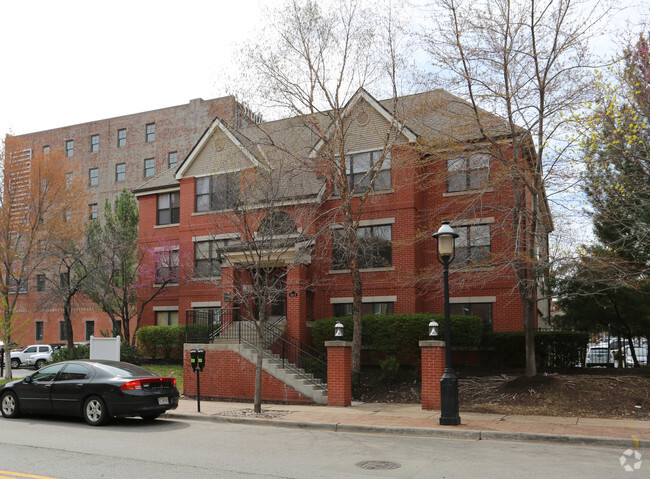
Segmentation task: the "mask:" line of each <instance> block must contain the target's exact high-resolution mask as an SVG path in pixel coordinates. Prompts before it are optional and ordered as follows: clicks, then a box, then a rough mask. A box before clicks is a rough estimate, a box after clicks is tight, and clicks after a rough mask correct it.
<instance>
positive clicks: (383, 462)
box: [0, 417, 650, 479]
mask: <svg viewBox="0 0 650 479" xmlns="http://www.w3.org/2000/svg"><path fill="white" fill-rule="evenodd" d="M0 431H2V434H0V465H1V466H0V476H1V477H12V475H10V474H7V471H9V472H13V473H14V474H15V473H20V474H23V475H24V474H30V475H32V476H28V477H33V476H42V477H48V478H52V477H53V478H61V479H63V478H69V479H76V478H84V479H86V478H89V477H92V478H113V477H115V478H125V477H138V478H148V477H151V478H154V477H155V478H179V477H191V478H192V479H201V478H208V477H209V478H239V477H242V478H253V477H254V478H305V477H308V478H329V477H336V478H348V477H350V478H352V477H391V478H427V479H430V478H449V479H451V478H467V477H475V478H499V479H503V478H504V477H507V478H517V477H522V478H529V477H543V478H548V477H571V478H572V479H573V478H589V479H594V478H597V477H608V478H616V477H627V478H631V477H648V472H649V471H650V467H649V466H650V452H648V453H647V455H648V464H645V463H643V464H642V467H641V469H640V470H638V471H636V472H633V473H627V472H625V470H624V469H623V467H622V466H621V464H620V462H619V457H620V456H621V455H622V452H623V451H620V450H614V449H604V448H592V447H576V446H567V445H562V444H527V443H510V442H498V441H466V440H457V439H434V438H418V437H400V436H390V435H375V434H372V435H371V434H367V435H365V434H345V433H334V432H327V431H314V430H294V429H282V428H274V427H264V426H245V425H235V424H221V423H209V422H200V421H178V420H158V421H156V422H154V423H150V424H147V423H145V422H143V421H141V420H139V419H124V420H119V421H115V422H113V423H112V424H110V425H108V426H106V427H99V428H95V427H91V426H88V425H86V424H85V423H84V422H82V421H81V420H76V419H60V418H46V417H28V418H21V419H13V420H9V419H4V418H0ZM640 452H641V453H644V451H640ZM368 461H371V462H370V464H369V465H368V464H365V466H366V467H368V466H370V467H375V468H374V469H364V468H363V467H361V466H362V465H364V464H362V463H364V462H368ZM373 461H374V462H373ZM377 467H380V468H381V469H377ZM386 467H394V468H393V469H386ZM14 477H25V476H14Z"/></svg>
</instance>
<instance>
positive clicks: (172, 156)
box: [167, 151, 178, 168]
mask: <svg viewBox="0 0 650 479" xmlns="http://www.w3.org/2000/svg"><path fill="white" fill-rule="evenodd" d="M177 164H178V152H177V151H170V152H169V153H168V154H167V168H171V167H173V166H176V165H177Z"/></svg>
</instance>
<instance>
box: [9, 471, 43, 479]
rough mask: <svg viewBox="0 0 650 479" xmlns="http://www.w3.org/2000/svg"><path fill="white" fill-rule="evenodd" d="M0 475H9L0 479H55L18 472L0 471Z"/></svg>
mask: <svg viewBox="0 0 650 479" xmlns="http://www.w3.org/2000/svg"><path fill="white" fill-rule="evenodd" d="M0 474H10V476H0V479H16V477H30V478H32V479H56V478H54V477H49V476H35V475H34V474H23V473H20V472H11V471H0Z"/></svg>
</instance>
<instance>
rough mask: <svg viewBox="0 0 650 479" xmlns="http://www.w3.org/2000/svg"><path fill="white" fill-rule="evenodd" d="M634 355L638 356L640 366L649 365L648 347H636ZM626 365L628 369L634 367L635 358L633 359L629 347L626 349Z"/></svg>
mask: <svg viewBox="0 0 650 479" xmlns="http://www.w3.org/2000/svg"><path fill="white" fill-rule="evenodd" d="M634 353H635V354H636V359H637V360H638V361H639V365H641V366H646V365H647V364H648V347H647V346H635V347H634ZM625 365H626V366H628V367H634V358H632V351H630V347H629V346H627V347H626V348H625Z"/></svg>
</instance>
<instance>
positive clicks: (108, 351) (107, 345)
mask: <svg viewBox="0 0 650 479" xmlns="http://www.w3.org/2000/svg"><path fill="white" fill-rule="evenodd" d="M121 342H122V338H121V337H120V336H117V337H116V338H96V337H95V336H91V337H90V359H109V360H112V361H119V360H120V344H121Z"/></svg>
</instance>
